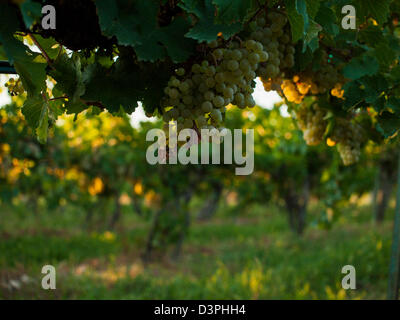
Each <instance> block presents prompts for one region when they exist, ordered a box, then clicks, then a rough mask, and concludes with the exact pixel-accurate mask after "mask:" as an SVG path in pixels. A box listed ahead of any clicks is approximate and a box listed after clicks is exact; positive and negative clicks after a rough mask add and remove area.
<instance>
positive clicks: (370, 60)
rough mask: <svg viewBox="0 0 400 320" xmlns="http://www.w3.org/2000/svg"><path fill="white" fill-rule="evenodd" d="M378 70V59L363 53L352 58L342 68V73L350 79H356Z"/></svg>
mask: <svg viewBox="0 0 400 320" xmlns="http://www.w3.org/2000/svg"><path fill="white" fill-rule="evenodd" d="M378 71H379V64H378V61H377V60H376V58H375V57H374V56H371V55H369V54H363V55H362V56H359V57H356V58H353V59H352V60H351V61H350V62H349V64H347V65H346V66H345V68H344V69H343V75H344V76H345V77H346V78H348V79H352V80H357V79H359V78H361V77H363V76H366V75H374V74H376V73H377V72H378Z"/></svg>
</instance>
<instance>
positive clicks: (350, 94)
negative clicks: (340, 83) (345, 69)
mask: <svg viewBox="0 0 400 320" xmlns="http://www.w3.org/2000/svg"><path fill="white" fill-rule="evenodd" d="M344 97H345V99H346V100H345V101H344V108H345V109H349V108H352V107H354V106H356V105H358V104H359V103H360V102H362V101H363V100H364V91H363V90H362V89H361V85H360V83H359V82H358V81H351V82H348V83H346V85H345V86H344Z"/></svg>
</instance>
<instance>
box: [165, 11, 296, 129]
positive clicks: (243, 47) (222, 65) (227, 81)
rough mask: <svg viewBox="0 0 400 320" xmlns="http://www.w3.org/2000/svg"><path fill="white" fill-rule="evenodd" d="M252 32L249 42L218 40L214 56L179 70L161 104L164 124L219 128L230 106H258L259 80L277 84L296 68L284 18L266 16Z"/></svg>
mask: <svg viewBox="0 0 400 320" xmlns="http://www.w3.org/2000/svg"><path fill="white" fill-rule="evenodd" d="M250 29H251V31H250V35H249V36H248V37H247V38H246V40H245V41H243V40H242V39H240V38H238V37H235V38H234V39H230V40H229V41H224V40H223V39H222V38H218V40H215V41H213V42H211V43H210V44H208V45H207V48H206V50H205V51H206V52H209V54H208V55H207V57H206V59H204V60H203V61H202V62H201V63H195V64H193V65H192V66H191V68H190V70H185V69H184V68H179V69H177V70H176V71H175V73H176V74H175V75H174V76H172V77H171V78H170V80H169V82H168V86H167V87H166V88H165V89H164V94H165V96H164V98H163V100H162V102H161V107H162V109H163V119H164V121H165V123H169V122H170V121H171V120H175V121H177V123H178V124H177V131H180V130H181V129H183V128H193V127H194V128H196V127H197V128H200V129H202V128H208V129H212V128H215V127H218V126H220V124H221V123H222V121H223V118H224V114H225V112H226V106H228V105H229V104H234V105H236V106H238V107H239V108H242V109H243V108H246V107H250V108H251V107H253V106H254V105H255V102H254V100H253V97H252V93H253V91H254V87H255V82H254V80H255V78H256V77H259V76H262V77H265V78H268V79H273V78H276V77H278V76H279V75H280V74H281V73H282V70H284V69H285V68H291V67H293V66H294V53H295V49H294V47H293V45H292V42H291V38H290V36H289V35H288V34H290V30H289V24H288V19H287V17H286V16H285V15H284V14H282V13H278V12H270V13H268V14H265V13H261V14H259V16H258V17H257V19H256V20H254V21H252V22H251V23H250ZM285 31H287V32H285Z"/></svg>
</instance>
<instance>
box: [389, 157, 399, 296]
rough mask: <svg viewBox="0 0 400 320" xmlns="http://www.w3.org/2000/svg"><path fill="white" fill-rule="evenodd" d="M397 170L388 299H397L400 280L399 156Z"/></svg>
mask: <svg viewBox="0 0 400 320" xmlns="http://www.w3.org/2000/svg"><path fill="white" fill-rule="evenodd" d="M398 167H399V170H398V171H397V193H396V211H395V218H394V227H393V243H392V256H391V259H390V267H389V284H388V295H387V298H388V299H389V300H397V299H398V298H399V284H400V283H399V282H400V277H399V274H400V156H399V158H398Z"/></svg>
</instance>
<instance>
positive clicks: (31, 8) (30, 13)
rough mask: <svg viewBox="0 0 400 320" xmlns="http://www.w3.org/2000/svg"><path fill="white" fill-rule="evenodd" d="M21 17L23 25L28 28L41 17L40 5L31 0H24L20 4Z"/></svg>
mask: <svg viewBox="0 0 400 320" xmlns="http://www.w3.org/2000/svg"><path fill="white" fill-rule="evenodd" d="M21 13H22V18H23V19H24V22H25V26H26V27H27V28H28V29H30V28H31V27H32V25H33V24H34V23H35V22H36V21H39V20H40V19H41V17H42V5H41V4H40V3H38V2H34V1H32V0H25V1H24V2H23V3H22V4H21Z"/></svg>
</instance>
